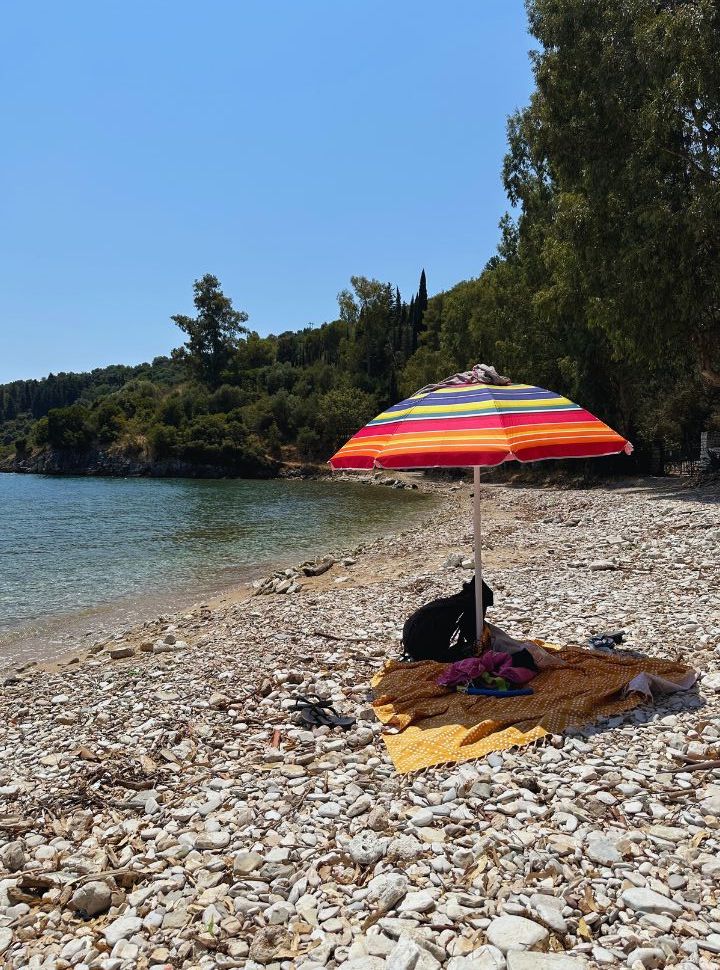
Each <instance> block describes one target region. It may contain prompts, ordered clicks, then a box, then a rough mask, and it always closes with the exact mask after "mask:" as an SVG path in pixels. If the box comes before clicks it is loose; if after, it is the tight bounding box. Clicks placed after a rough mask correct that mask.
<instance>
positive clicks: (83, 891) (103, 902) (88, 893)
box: [69, 880, 112, 916]
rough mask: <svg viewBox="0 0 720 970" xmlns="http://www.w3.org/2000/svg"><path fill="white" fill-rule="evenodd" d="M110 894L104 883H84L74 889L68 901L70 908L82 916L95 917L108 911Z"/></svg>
mask: <svg viewBox="0 0 720 970" xmlns="http://www.w3.org/2000/svg"><path fill="white" fill-rule="evenodd" d="M111 901H112V892H111V890H110V887H109V886H108V884H107V883H106V882H101V881H99V880H97V881H95V882H86V883H85V885H84V886H80V888H79V889H76V890H75V892H74V893H73V895H72V897H71V899H70V904H69V905H70V908H71V909H74V910H75V912H76V913H81V914H82V915H83V916H97V915H98V913H105V912H107V910H109V909H110V903H111Z"/></svg>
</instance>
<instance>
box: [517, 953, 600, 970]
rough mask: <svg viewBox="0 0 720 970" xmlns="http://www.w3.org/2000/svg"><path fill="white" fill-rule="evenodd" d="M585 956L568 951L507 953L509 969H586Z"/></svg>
mask: <svg viewBox="0 0 720 970" xmlns="http://www.w3.org/2000/svg"><path fill="white" fill-rule="evenodd" d="M585 967H587V960H586V959H585V957H583V956H580V955H579V954H578V955H577V956H575V955H573V956H570V955H569V954H567V953H523V952H520V951H517V950H516V951H511V952H510V953H508V955H507V970H584V968H585Z"/></svg>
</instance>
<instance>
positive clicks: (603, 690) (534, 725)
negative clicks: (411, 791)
mask: <svg viewBox="0 0 720 970" xmlns="http://www.w3.org/2000/svg"><path fill="white" fill-rule="evenodd" d="M541 653H543V654H544V655H545V657H546V658H547V660H546V667H545V669H542V670H541V671H540V673H539V674H538V675H537V677H535V679H534V680H532V681H531V682H530V684H529V686H530V687H532V688H533V691H534V693H533V695H532V696H530V697H507V698H500V697H476V696H470V695H468V694H460V693H455V692H453V691H448V690H447V689H446V688H444V687H438V685H437V683H436V681H437V678H438V676H439V675H440V673H441V672H442V671H443V670H444V669H445V667H446V664H440V663H434V662H433V661H422V662H420V663H402V664H401V663H397V662H395V661H390V662H389V663H388V664H387V665H386V667H385V668H384V670H383V671H382V672H381V673H379V674H377V675H376V676H375V677H374V678H373V681H372V685H373V688H374V690H375V698H376V699H375V701H374V702H373V707H374V709H375V713H376V714H377V716H378V718H379V719H380V720H381V721H382V722H383V724H386V725H388V726H389V727H393V728H399V729H400V730H399V733H398V734H386V735H385V743H386V745H387V748H388V751H389V753H390V757H391V758H392V760H393V763H394V765H395V767H396V768H397V770H398V771H401V772H406V771H417V770H418V769H420V768H427V767H429V766H430V765H438V764H443V763H451V764H460V763H461V762H463V761H472V760H473V759H474V758H481V757H483V756H484V755H487V754H490V753H491V752H492V751H502V750H504V749H506V748H512V747H515V746H518V745H522V744H529V743H530V742H531V741H537V740H538V739H540V738H542V737H544V736H545V735H546V734H560V733H561V732H562V731H563V730H564V729H565V728H567V727H571V726H572V727H579V726H581V725H583V724H589V723H590V722H591V721H594V720H596V719H597V718H599V717H605V716H609V715H613V714H620V713H622V712H623V711H629V710H631V709H632V708H633V707H637V705H638V704H640V703H642V701H643V700H644V695H643V694H641V693H635V692H633V693H629V694H627V693H626V691H627V689H628V687H629V685H630V682H631V681H633V680H634V679H635V678H636V677H638V675H640V674H647V675H650V677H651V679H652V677H653V676H654V677H661V678H663V679H664V680H666V681H670V682H671V684H674V685H677V688H678V689H680V690H686V689H688V687H689V686H690V685H691V684H692V683H693V682H694V680H695V677H694V676H693V672H692V670H691V669H690V668H689V667H686V666H684V665H683V664H679V663H676V662H675V661H672V660H654V659H652V658H650V657H629V656H625V655H623V654H605V653H596V652H595V651H591V650H581V649H580V648H577V647H567V648H565V649H564V650H560V651H558V652H557V653H553V654H548V653H545V651H541ZM551 658H552V659H551ZM668 686H670V685H668Z"/></svg>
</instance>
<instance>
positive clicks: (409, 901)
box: [398, 889, 435, 913]
mask: <svg viewBox="0 0 720 970" xmlns="http://www.w3.org/2000/svg"><path fill="white" fill-rule="evenodd" d="M431 909H435V897H434V896H433V894H432V893H431V892H430V891H429V890H428V889H421V890H420V891H419V892H416V893H408V894H407V896H406V897H405V899H403V901H402V902H401V903H400V905H399V906H398V911H399V912H401V913H428V912H430V910H431Z"/></svg>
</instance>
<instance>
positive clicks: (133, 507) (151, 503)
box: [0, 474, 429, 666]
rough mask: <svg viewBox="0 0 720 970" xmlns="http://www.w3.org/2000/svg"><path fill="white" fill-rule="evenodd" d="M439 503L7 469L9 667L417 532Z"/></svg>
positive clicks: (279, 485) (3, 559)
mask: <svg viewBox="0 0 720 970" xmlns="http://www.w3.org/2000/svg"><path fill="white" fill-rule="evenodd" d="M428 501H429V499H428V497H427V496H424V495H419V494H417V493H415V492H410V491H399V490H395V489H387V488H373V487H369V486H367V485H362V484H355V483H345V482H303V481H282V480H277V481H260V482H258V481H245V480H227V481H224V480H223V481H221V480H218V481H193V480H188V479H160V480H157V479H153V480H149V479H132V478H130V479H121V478H80V477H78V478H75V477H73V478H56V477H50V476H37V475H2V474H0V666H1V665H2V659H3V655H4V656H5V659H6V660H7V659H8V657H9V656H10V655H11V654H13V655H14V656H15V657H17V656H18V655H19V654H18V651H17V650H13V645H15V647H17V645H18V644H19V643H21V642H22V643H24V644H34V646H35V648H37V647H38V646H40V645H42V644H43V643H44V644H45V645H46V646H52V645H55V646H56V647H57V646H58V645H60V644H62V643H63V642H64V641H65V640H69V639H70V638H71V634H73V635H75V634H77V632H78V630H79V629H80V627H81V626H82V625H83V624H84V625H85V626H86V627H87V629H88V630H94V631H95V632H97V631H98V630H99V629H101V628H104V627H107V626H108V625H110V624H111V623H113V622H117V620H118V619H123V620H131V619H132V618H135V619H137V618H139V617H140V614H142V613H143V610H144V612H145V614H147V610H148V609H149V608H150V607H152V608H153V609H154V610H155V611H156V612H157V611H158V610H159V609H160V608H161V607H162V606H164V605H167V606H168V607H169V606H172V605H178V604H180V603H182V602H183V601H184V602H190V601H194V600H198V599H201V598H202V596H203V594H205V593H209V592H215V591H219V590H221V589H223V588H227V587H229V586H231V585H232V584H233V583H236V582H238V581H239V580H242V579H248V578H249V577H250V576H255V575H260V574H262V572H263V568H265V569H266V571H267V569H268V568H269V567H270V565H271V564H275V563H278V562H279V563H282V564H284V565H286V564H291V563H293V562H297V561H299V560H301V559H303V558H305V557H307V556H310V555H315V554H317V553H320V552H323V551H327V550H330V549H348V548H350V547H351V546H352V545H353V543H356V542H357V541H358V540H360V539H361V538H362V537H364V536H365V537H367V536H375V535H379V534H382V533H384V532H389V531H391V530H394V529H396V528H402V527H404V526H408V527H409V526H410V525H411V524H412V520H413V518H415V520H417V516H419V515H421V514H422V513H423V512H424V511H426V510H427V502H428ZM26 652H27V653H28V655H30V653H29V652H28V651H26ZM56 652H57V651H56ZM35 653H37V649H35ZM46 653H47V654H48V655H50V654H52V650H50V649H48V650H47V651H46Z"/></svg>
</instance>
